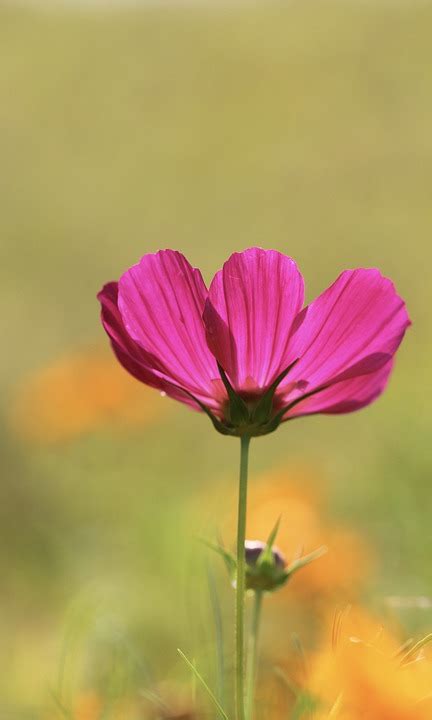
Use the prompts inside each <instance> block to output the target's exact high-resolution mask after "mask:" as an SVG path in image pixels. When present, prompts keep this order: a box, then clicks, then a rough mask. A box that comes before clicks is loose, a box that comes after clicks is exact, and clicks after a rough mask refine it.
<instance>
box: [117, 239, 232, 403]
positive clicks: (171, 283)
mask: <svg viewBox="0 0 432 720" xmlns="http://www.w3.org/2000/svg"><path fill="white" fill-rule="evenodd" d="M206 298H207V289H206V286H205V284H204V281H203V279H202V276H201V273H200V272H199V270H196V269H194V268H192V267H191V265H190V264H189V263H188V261H187V260H186V258H185V257H184V256H183V255H181V253H179V252H174V251H172V250H163V251H160V252H158V253H156V254H155V255H145V256H144V257H143V258H142V259H141V261H140V262H139V263H138V264H137V265H134V266H133V267H132V268H130V269H129V270H127V271H126V272H125V273H124V275H123V276H122V277H121V278H120V281H119V300H118V307H119V310H120V314H121V317H122V320H123V323H124V327H125V328H126V331H127V333H128V335H129V336H130V337H131V339H132V340H133V341H134V342H135V343H136V344H137V345H139V346H140V348H142V350H143V351H144V352H145V354H146V356H148V357H151V365H152V367H153V368H155V369H157V370H158V371H159V372H161V373H162V374H163V376H164V377H165V378H166V379H167V380H168V381H170V382H173V383H175V384H176V385H179V386H181V387H183V388H185V389H186V390H188V391H189V392H191V393H192V394H193V395H195V396H197V397H199V398H200V399H202V400H203V401H205V402H206V404H208V402H207V401H208V400H212V401H213V403H214V402H216V403H217V404H218V403H219V399H220V398H219V396H220V395H221V390H220V387H221V382H220V377H219V372H218V369H217V365H216V361H215V359H214V357H213V355H212V354H211V353H210V351H209V348H208V346H207V342H206V338H205V330H204V324H203V320H202V314H203V311H204V305H205V301H206ZM216 396H217V398H216Z"/></svg>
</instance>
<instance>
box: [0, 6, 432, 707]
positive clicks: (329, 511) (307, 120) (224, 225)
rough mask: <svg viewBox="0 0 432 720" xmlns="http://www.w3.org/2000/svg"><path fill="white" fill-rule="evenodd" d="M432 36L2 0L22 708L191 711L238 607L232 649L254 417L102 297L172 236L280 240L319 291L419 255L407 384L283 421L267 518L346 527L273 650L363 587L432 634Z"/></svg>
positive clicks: (331, 12) (409, 24)
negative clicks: (188, 371) (107, 323)
mask: <svg viewBox="0 0 432 720" xmlns="http://www.w3.org/2000/svg"><path fill="white" fill-rule="evenodd" d="M431 33H432V4H431V3H429V2H420V1H418V0H409V1H408V0H407V1H406V2H404V1H402V0H401V1H400V2H397V1H396V0H395V1H394V2H392V1H391V0H387V1H384V0H382V2H381V1H377V2H372V1H370V2H368V1H367V0H357V1H356V0H307V1H304V0H302V1H300V0H290V1H288V0H286V1H285V2H276V1H275V2H272V1H270V0H269V1H268V2H267V1H266V2H264V1H263V2H255V3H252V2H251V3H248V2H242V3H238V4H237V3H217V2H210V1H209V2H198V1H197V2H195V3H192V2H191V3H190V4H186V3H180V2H172V4H171V3H169V2H160V3H158V2H153V3H149V4H146V3H145V2H142V3H135V4H134V5H133V6H130V5H129V4H128V3H123V2H118V3H117V4H115V3H114V4H113V3H111V4H109V6H108V5H105V4H104V3H101V2H99V3H94V4H91V3H89V5H88V6H87V5H86V3H85V2H80V3H76V4H75V3H73V2H72V0H70V2H68V3H65V4H64V5H62V4H60V3H51V4H46V5H45V4H43V3H40V4H38V3H28V4H26V3H24V2H22V3H18V2H17V3H6V2H0V57H1V62H0V158H1V170H0V183H1V212H0V260H1V261H0V297H1V305H2V312H1V316H0V323H1V336H2V340H3V342H2V346H3V352H2V353H1V361H0V362H1V377H0V383H1V418H0V422H1V434H0V444H1V446H2V452H1V461H0V462H1V468H2V473H1V475H2V478H1V486H0V533H1V542H0V563H1V590H0V630H1V638H2V641H1V644H0V666H1V672H0V698H1V700H0V710H1V715H2V717H8V716H13V717H19V718H21V717H23V718H27V717H28V718H32V717H44V718H56V717H61V716H63V717H68V718H79V720H93V719H94V718H99V717H110V716H112V712H113V708H118V707H120V706H121V707H123V710H124V707H125V706H124V705H123V703H128V702H135V700H136V698H139V702H140V703H144V704H146V703H147V704H150V705H151V704H152V703H154V704H156V705H157V704H158V703H159V704H160V703H161V702H162V701H163V702H164V703H166V705H173V706H175V707H177V706H181V708H183V705H185V706H187V704H188V702H189V699H188V698H189V696H190V693H191V692H193V689H192V690H190V688H189V687H188V686H187V683H186V689H185V682H186V680H187V671H186V670H185V668H184V666H183V665H182V663H181V660H180V659H179V658H178V656H177V654H176V648H177V647H181V648H182V649H183V650H184V651H185V652H187V654H188V655H189V656H190V657H194V658H197V660H199V661H200V663H201V668H202V670H203V673H204V674H205V675H206V677H207V678H209V679H210V680H211V682H212V683H213V685H214V683H217V682H219V681H221V678H220V677H219V678H218V676H217V669H216V665H215V662H214V651H213V647H214V644H215V637H216V636H215V630H214V628H215V620H216V621H217V620H218V618H219V619H220V621H221V625H222V635H223V637H224V642H225V649H226V653H225V655H226V663H227V665H226V667H227V674H228V676H229V674H230V673H229V669H230V663H231V650H232V647H231V634H232V633H231V622H232V604H233V593H232V590H231V588H230V586H229V583H228V581H227V578H226V577H225V574H224V568H223V567H222V564H221V561H220V559H219V558H217V557H216V556H214V557H212V555H211V551H208V550H207V549H205V548H203V546H202V544H201V543H200V540H199V538H200V537H202V536H205V537H207V538H210V539H214V538H215V537H217V536H218V534H219V535H220V536H221V537H222V538H223V540H224V542H225V543H226V545H227V547H232V545H233V541H234V531H233V513H234V507H235V502H236V484H237V460H238V458H237V455H238V447H237V442H236V441H234V440H231V439H227V438H224V437H222V436H220V435H218V434H217V433H215V432H214V431H213V429H212V428H211V426H210V423H209V422H208V420H207V419H206V418H205V417H203V416H201V415H199V414H198V413H196V414H195V413H193V412H191V411H190V410H188V409H187V408H186V407H183V406H177V405H176V404H175V403H174V402H172V401H170V400H167V399H162V398H160V397H159V396H158V395H157V393H156V392H153V391H151V390H148V389H147V388H145V387H144V386H141V385H139V384H138V383H136V382H135V381H134V380H132V379H130V378H129V377H128V376H127V374H126V373H125V372H124V371H123V370H122V369H121V368H119V367H117V366H116V364H115V362H114V360H113V359H112V357H111V353H110V350H109V347H108V343H107V340H106V338H105V336H104V333H103V331H102V329H101V327H100V323H99V317H98V314H99V310H98V305H97V302H96V299H95V295H96V292H97V291H98V290H99V289H100V287H101V286H102V284H103V283H104V282H106V281H107V280H111V279H117V278H118V277H119V275H120V274H121V272H122V271H123V270H124V269H126V268H127V267H128V266H129V265H131V264H133V263H135V262H136V261H137V260H138V259H139V257H140V256H141V255H143V254H144V253H147V252H151V251H155V250H157V249H159V248H163V247H170V248H175V249H179V250H181V251H183V252H184V253H185V254H186V255H187V257H188V258H189V259H190V261H191V262H192V264H194V265H196V266H199V267H200V268H202V270H203V272H204V276H205V278H206V279H207V280H210V279H211V277H212V275H213V273H214V272H215V271H216V270H217V269H218V268H219V267H220V266H221V264H222V263H223V261H224V259H226V257H227V256H228V255H229V254H230V253H231V252H233V251H234V250H241V249H243V248H246V247H248V246H251V245H261V246H263V247H266V248H276V249H278V250H280V251H282V252H285V253H287V254H290V255H292V256H293V257H294V258H295V259H296V260H297V262H298V263H299V265H300V269H301V270H302V272H303V274H304V276H305V280H306V286H307V299H308V300H309V299H311V298H313V297H314V295H316V294H317V293H319V292H321V291H322V290H323V289H324V288H325V287H327V286H328V285H329V284H330V283H331V282H332V281H333V279H334V278H335V277H336V276H337V275H338V274H339V272H340V271H341V270H343V269H345V268H347V267H356V266H377V267H379V268H380V269H381V270H382V271H383V272H384V273H385V274H387V275H389V276H390V277H391V278H392V279H394V281H395V283H396V286H397V288H398V290H399V292H400V293H401V294H402V295H403V296H404V297H405V298H406V299H407V303H408V309H409V312H410V315H411V317H412V319H413V322H414V324H413V327H412V328H411V329H410V331H409V333H408V336H407V338H406V341H405V343H404V344H403V345H402V348H401V350H400V352H399V354H398V358H397V364H396V369H395V372H394V375H393V377H392V381H391V383H390V387H389V390H388V392H387V393H386V394H385V395H384V396H383V397H382V398H381V399H380V400H379V402H377V403H376V404H375V405H373V406H372V407H370V408H368V409H366V410H363V411H362V412H359V413H358V414H353V415H350V416H340V417H314V418H306V419H301V420H297V421H296V422H292V423H288V424H286V425H284V426H283V427H282V428H281V429H280V430H279V431H278V432H277V433H275V434H274V435H271V436H268V437H265V438H263V439H259V440H257V441H256V442H254V443H253V446H252V460H251V462H252V481H251V501H250V520H249V535H250V536H251V535H252V536H259V537H261V539H265V536H266V535H267V534H268V532H269V530H270V529H271V527H272V525H273V524H274V522H275V520H276V518H277V517H278V515H280V514H281V513H282V524H281V530H280V535H279V540H278V544H279V546H280V547H281V548H282V549H283V550H284V551H285V553H286V554H287V555H288V557H290V556H291V555H292V554H293V553H295V552H296V551H297V550H298V549H299V548H304V549H306V550H313V549H314V548H315V547H317V546H318V545H320V544H321V543H325V544H327V545H328V547H329V553H328V555H327V556H326V557H325V558H323V559H321V560H319V561H317V562H316V564H315V565H313V566H311V567H310V568H308V569H306V570H305V571H304V574H303V575H301V576H300V574H299V575H298V576H297V577H296V578H294V579H293V581H292V583H291V584H289V585H288V586H287V587H286V588H285V589H284V590H283V591H281V592H280V594H279V595H278V596H277V597H276V596H275V597H274V598H271V599H269V601H268V604H267V606H266V609H265V617H264V626H263V644H262V647H263V668H264V670H263V672H264V673H265V672H266V670H265V668H267V669H268V674H269V675H271V668H272V667H275V666H276V665H278V664H284V663H286V662H288V661H289V658H290V657H291V655H292V646H293V643H292V634H293V632H296V633H297V634H298V636H299V638H300V639H301V643H302V645H303V646H304V647H305V648H306V649H307V648H308V647H309V646H311V645H313V643H314V637H315V635H314V633H315V629H316V627H317V625H319V623H320V621H324V618H326V617H327V615H328V614H329V613H330V614H331V612H333V609H334V608H335V607H341V606H343V605H344V604H345V603H347V602H358V601H361V602H362V603H364V604H365V605H366V606H367V607H369V608H372V609H373V610H374V611H375V610H376V611H377V612H380V613H385V614H386V615H387V616H388V617H390V618H391V621H392V622H394V623H397V624H400V625H401V626H403V628H404V632H405V633H407V634H408V635H409V634H414V635H415V636H417V634H418V633H421V632H426V631H428V630H431V628H432V597H431V596H432V564H431V562H430V557H431V536H430V517H431V501H430V483H431V476H432V472H431V471H432V459H431V453H430V445H431V432H432V416H431V413H430V403H431V401H432V388H431V378H430V357H431V351H432V328H431V322H430V306H431V300H432V297H431V279H430V266H431V262H432V245H431V238H430V229H431V224H432V205H431V181H432V134H431V122H432V94H431V71H432V45H431V42H430V38H431ZM219 637H220V635H219ZM269 682H274V679H273V680H272V679H270V680H269ZM274 692H276V691H274ZM184 696H185V697H184ZM181 712H183V710H178V714H179V715H180V714H181ZM110 713H111V715H110ZM128 717H129V716H128Z"/></svg>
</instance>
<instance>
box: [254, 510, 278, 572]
mask: <svg viewBox="0 0 432 720" xmlns="http://www.w3.org/2000/svg"><path fill="white" fill-rule="evenodd" d="M280 521H281V516H279V517H278V519H277V521H276V523H275V526H274V528H273V529H272V531H271V533H270V535H269V537H268V540H267V542H266V546H265V548H264V550H263V551H262V553H261V555H260V556H259V558H258V560H257V566H260V567H261V566H262V565H269V566H271V567H274V566H275V564H276V563H275V559H274V556H273V552H272V551H273V545H274V542H275V540H276V536H277V534H278V532H279V525H280Z"/></svg>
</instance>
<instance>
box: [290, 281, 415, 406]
mask: <svg viewBox="0 0 432 720" xmlns="http://www.w3.org/2000/svg"><path fill="white" fill-rule="evenodd" d="M409 325H410V320H409V317H408V314H407V311H406V307H405V303H404V301H403V300H402V299H401V298H400V297H399V295H397V293H396V290H395V288H394V285H393V283H392V282H391V281H390V280H388V279H387V278H385V277H383V276H382V275H381V273H380V272H379V271H378V270H374V269H371V270H364V269H358V270H346V271H345V272H343V273H342V274H341V275H340V276H339V277H338V279H337V280H336V281H335V282H334V283H333V285H331V287H329V288H328V289H327V290H326V291H325V292H324V293H322V295H320V296H319V297H318V298H317V299H316V300H314V302H312V303H311V304H310V305H309V306H308V307H307V308H305V309H304V310H303V311H302V312H301V313H300V315H299V317H298V318H297V319H296V322H295V326H296V328H295V330H294V332H293V337H292V342H291V347H290V349H291V352H292V354H293V356H294V357H298V358H300V360H299V362H298V363H297V365H296V366H295V368H293V370H292V372H291V373H290V374H289V377H288V378H287V382H288V381H291V382H292V381H293V380H297V381H301V382H302V383H303V384H305V388H306V392H309V391H311V390H313V389H314V388H316V387H319V386H321V385H327V384H328V383H329V382H337V381H340V380H345V379H349V378H352V377H356V376H361V375H365V374H367V373H372V372H375V371H376V370H379V369H380V368H381V367H382V366H383V365H385V364H386V363H387V362H388V360H389V359H390V358H391V357H392V356H393V355H394V353H395V352H396V350H397V348H398V347H399V345H400V343H401V341H402V338H403V336H404V333H405V330H406V329H407V327H408V326H409ZM281 389H282V386H281Z"/></svg>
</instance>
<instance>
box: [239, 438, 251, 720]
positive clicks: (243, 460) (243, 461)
mask: <svg viewBox="0 0 432 720" xmlns="http://www.w3.org/2000/svg"><path fill="white" fill-rule="evenodd" d="M249 445H250V437H249V436H248V435H242V436H241V450H240V483H239V499H238V519H237V582H236V718H237V720H245V706H244V674H245V662H244V596H245V585H246V580H245V564H246V563H245V540H246V507H247V480H248V460H249Z"/></svg>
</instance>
